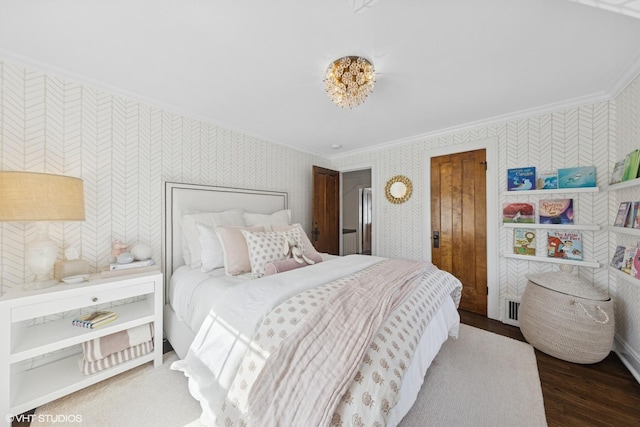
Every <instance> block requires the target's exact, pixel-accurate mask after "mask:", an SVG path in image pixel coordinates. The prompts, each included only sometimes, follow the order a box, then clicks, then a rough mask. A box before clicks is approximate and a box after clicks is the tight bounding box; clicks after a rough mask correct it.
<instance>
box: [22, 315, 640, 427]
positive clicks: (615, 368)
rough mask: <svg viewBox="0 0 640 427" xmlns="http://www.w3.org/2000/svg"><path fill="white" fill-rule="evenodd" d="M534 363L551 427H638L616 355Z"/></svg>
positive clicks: (479, 319) (639, 409) (490, 324)
mask: <svg viewBox="0 0 640 427" xmlns="http://www.w3.org/2000/svg"><path fill="white" fill-rule="evenodd" d="M460 317H461V319H462V323H465V324H467V325H470V326H475V327H476V328H480V329H484V330H486V331H491V332H494V333H496V334H500V335H503V336H506V337H510V338H514V339H517V340H519V341H525V340H524V337H523V336H522V334H521V333H520V329H518V328H516V327H514V326H510V325H505V324H503V323H501V322H498V321H496V320H490V319H487V318H486V317H483V316H480V315H477V314H473V313H469V312H466V311H460ZM536 358H537V361H538V371H539V373H540V382H541V384H542V394H543V397H544V407H545V412H546V415H547V423H548V424H549V427H573V426H579V427H590V426H603V427H605V426H606V427H614V426H615V427H627V426H629V427H631V426H634V427H638V426H640V384H638V382H637V381H636V380H635V378H634V377H633V376H632V375H631V373H630V372H629V371H628V370H627V368H626V367H625V366H624V365H623V364H622V362H621V361H620V359H619V358H618V356H617V355H616V354H615V353H611V354H609V356H608V357H607V358H606V359H605V360H603V361H602V362H600V363H596V364H593V365H579V364H575V363H569V362H565V361H563V360H559V359H556V358H554V357H551V356H548V355H546V354H544V353H542V352H540V351H538V350H536ZM522 425H523V426H526V420H523V422H522ZM28 426H29V423H17V422H14V423H13V427H28ZM496 427H502V426H496ZM504 427H516V426H504Z"/></svg>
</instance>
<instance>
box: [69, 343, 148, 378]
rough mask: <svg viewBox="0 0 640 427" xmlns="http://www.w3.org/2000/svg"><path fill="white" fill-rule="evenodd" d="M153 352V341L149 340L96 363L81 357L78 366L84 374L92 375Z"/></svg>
mask: <svg viewBox="0 0 640 427" xmlns="http://www.w3.org/2000/svg"><path fill="white" fill-rule="evenodd" d="M152 351H153V340H149V341H147V342H143V343H141V344H138V345H134V346H132V347H128V348H125V349H124V350H120V351H118V352H115V353H111V354H110V355H108V356H107V357H103V358H102V359H99V360H97V361H95V362H89V361H88V360H87V359H85V358H84V356H80V357H79V358H78V365H79V366H80V370H81V371H82V373H83V374H85V375H91V374H95V373H96V372H100V371H102V370H104V369H107V368H110V367H112V366H115V365H118V364H120V363H124V362H126V361H128V360H131V359H135V358H136V357H140V356H143V355H145V354H147V353H151V352H152Z"/></svg>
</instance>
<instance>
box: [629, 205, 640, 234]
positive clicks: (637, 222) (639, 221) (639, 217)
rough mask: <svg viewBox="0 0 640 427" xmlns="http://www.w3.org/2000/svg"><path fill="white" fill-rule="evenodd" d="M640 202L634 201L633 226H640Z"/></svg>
mask: <svg viewBox="0 0 640 427" xmlns="http://www.w3.org/2000/svg"><path fill="white" fill-rule="evenodd" d="M638 211H640V202H633V221H632V222H631V227H632V228H640V212H638Z"/></svg>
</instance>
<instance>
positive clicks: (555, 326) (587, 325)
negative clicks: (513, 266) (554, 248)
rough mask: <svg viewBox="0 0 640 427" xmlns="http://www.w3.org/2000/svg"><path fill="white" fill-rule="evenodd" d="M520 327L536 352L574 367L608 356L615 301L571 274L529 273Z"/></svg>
mask: <svg viewBox="0 0 640 427" xmlns="http://www.w3.org/2000/svg"><path fill="white" fill-rule="evenodd" d="M527 278H528V279H529V281H528V282H527V287H526V288H525V291H524V294H523V295H522V300H521V303H520V329H521V331H522V335H524V337H525V339H526V340H527V341H528V342H529V344H531V345H532V346H534V347H535V348H537V349H538V350H540V351H542V352H544V353H547V354H549V355H551V356H554V357H557V358H558V359H562V360H566V361H568V362H574V363H596V362H599V361H601V360H602V359H604V358H605V357H607V355H608V354H609V352H610V351H611V348H612V345H613V337H614V328H615V322H614V316H613V301H612V300H611V299H610V298H609V297H608V296H607V295H603V294H602V293H600V292H599V291H598V290H597V289H595V288H594V287H593V286H592V285H591V284H589V283H586V282H584V281H583V280H582V279H580V278H579V277H578V276H575V275H573V274H571V273H569V272H567V271H559V272H553V273H540V274H529V275H527Z"/></svg>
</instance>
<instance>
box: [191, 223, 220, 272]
mask: <svg viewBox="0 0 640 427" xmlns="http://www.w3.org/2000/svg"><path fill="white" fill-rule="evenodd" d="M196 228H197V229H198V233H199V240H200V247H201V249H202V251H201V253H200V256H201V259H202V267H200V269H201V270H202V271H203V272H205V273H206V272H207V271H211V270H213V269H216V268H220V267H224V251H223V250H222V244H221V243H220V239H218V236H217V235H216V232H215V230H214V229H213V228H211V227H207V226H206V225H202V224H200V223H197V224H196Z"/></svg>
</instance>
